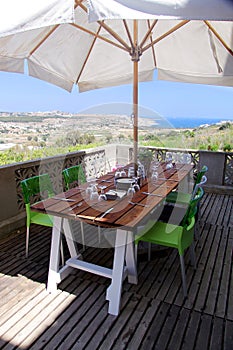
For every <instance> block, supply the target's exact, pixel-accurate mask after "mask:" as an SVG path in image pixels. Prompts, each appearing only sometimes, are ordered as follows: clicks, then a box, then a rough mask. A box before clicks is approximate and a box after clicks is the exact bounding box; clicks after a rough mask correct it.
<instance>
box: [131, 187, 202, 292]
mask: <svg viewBox="0 0 233 350" xmlns="http://www.w3.org/2000/svg"><path fill="white" fill-rule="evenodd" d="M203 195H204V191H203V189H202V188H201V187H200V188H199V189H198V191H197V193H196V195H195V197H194V198H193V199H192V200H191V201H190V204H189V206H188V209H187V211H186V214H185V216H184V218H183V220H182V222H181V223H180V225H174V224H169V223H165V222H160V221H158V222H156V223H155V224H153V222H149V223H148V224H147V225H146V227H144V228H143V230H142V231H141V232H140V233H138V234H137V235H136V238H135V254H136V257H137V248H138V243H139V242H140V241H143V242H148V243H149V251H148V258H149V259H150V250H151V244H157V245H160V246H165V247H171V248H175V249H177V250H178V253H179V256H180V266H181V276H182V283H183V292H184V297H187V285H186V276H185V264H184V251H185V250H186V249H187V248H190V251H191V258H192V262H193V265H194V268H195V269H196V258H195V251H194V244H193V241H194V225H195V215H196V212H197V205H198V203H199V201H200V200H201V198H202V197H203Z"/></svg>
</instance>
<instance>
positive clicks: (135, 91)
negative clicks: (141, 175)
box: [132, 20, 139, 171]
mask: <svg viewBox="0 0 233 350" xmlns="http://www.w3.org/2000/svg"><path fill="white" fill-rule="evenodd" d="M132 61H133V114H134V127H133V131H134V132H133V146H134V147H133V151H134V156H133V160H134V164H135V171H136V170H137V158H138V61H139V49H138V21H137V20H134V48H133V53H132Z"/></svg>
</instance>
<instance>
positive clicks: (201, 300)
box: [194, 227, 221, 311]
mask: <svg viewBox="0 0 233 350" xmlns="http://www.w3.org/2000/svg"><path fill="white" fill-rule="evenodd" d="M213 231H214V239H213V243H212V246H211V254H209V256H208V260H207V263H206V265H205V270H204V274H203V277H202V283H201V285H200V289H199V291H198V295H197V299H196V302H195V306H194V308H195V310H198V311H203V310H205V307H206V301H207V298H208V293H209V289H210V283H211V279H212V274H213V271H214V266H215V260H216V256H217V252H218V245H219V241H220V239H221V236H220V235H219V233H220V229H218V228H214V227H213Z"/></svg>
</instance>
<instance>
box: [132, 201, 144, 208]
mask: <svg viewBox="0 0 233 350" xmlns="http://www.w3.org/2000/svg"><path fill="white" fill-rule="evenodd" d="M129 204H132V205H140V206H141V207H149V205H147V204H142V203H135V202H132V201H129Z"/></svg>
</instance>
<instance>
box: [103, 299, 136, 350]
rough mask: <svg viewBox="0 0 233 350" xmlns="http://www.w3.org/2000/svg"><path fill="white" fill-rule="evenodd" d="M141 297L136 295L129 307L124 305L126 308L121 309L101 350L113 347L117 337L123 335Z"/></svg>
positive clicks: (130, 301)
mask: <svg viewBox="0 0 233 350" xmlns="http://www.w3.org/2000/svg"><path fill="white" fill-rule="evenodd" d="M139 299H140V297H139V296H134V297H133V298H131V299H130V300H129V303H128V305H127V307H124V309H123V310H121V312H120V314H119V315H118V319H117V322H116V323H114V325H113V327H112V328H111V329H110V330H109V332H108V334H106V336H105V338H104V339H103V341H102V343H101V345H100V346H99V350H106V349H110V348H111V347H113V345H115V343H116V342H117V339H118V338H119V337H120V336H121V333H122V332H124V330H125V329H126V327H127V324H128V322H129V320H130V318H131V317H132V315H133V313H134V310H135V308H136V307H137V305H138V303H139Z"/></svg>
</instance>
